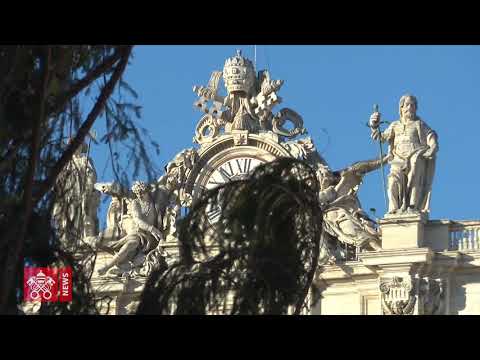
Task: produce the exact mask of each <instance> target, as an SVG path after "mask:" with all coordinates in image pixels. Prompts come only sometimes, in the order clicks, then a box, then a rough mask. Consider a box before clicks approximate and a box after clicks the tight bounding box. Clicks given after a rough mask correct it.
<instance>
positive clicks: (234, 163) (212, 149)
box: [185, 131, 291, 224]
mask: <svg viewBox="0 0 480 360" xmlns="http://www.w3.org/2000/svg"><path fill="white" fill-rule="evenodd" d="M205 145H206V146H205ZM205 145H204V146H202V147H201V148H200V150H199V151H198V160H197V161H196V163H195V166H194V167H193V168H192V170H191V171H190V172H189V174H188V175H187V181H186V184H185V192H186V193H189V194H190V195H191V196H192V199H193V203H195V202H196V201H197V200H198V199H199V198H200V197H201V195H202V194H203V193H204V192H205V191H207V190H211V189H214V188H216V187H218V186H221V185H223V184H225V183H227V182H229V181H233V180H240V179H244V178H246V177H248V176H249V175H250V174H251V173H252V172H253V171H254V170H255V168H256V167H258V166H259V165H261V164H265V163H268V162H271V161H273V160H275V159H277V158H279V157H291V155H290V153H289V152H288V151H287V149H286V148H284V147H283V146H282V145H281V144H280V143H279V142H278V137H277V136H276V135H275V134H272V133H270V132H269V133H264V134H252V133H248V131H238V132H237V133H235V132H232V133H230V134H226V135H222V136H220V137H219V138H217V139H216V141H214V142H212V143H211V144H205ZM206 210H207V215H208V219H209V221H210V223H211V224H213V223H215V222H216V221H217V220H218V218H219V216H220V214H221V209H220V208H219V207H218V206H216V207H215V206H213V207H211V208H208V207H207V209H206Z"/></svg>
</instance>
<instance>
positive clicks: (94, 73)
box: [49, 46, 131, 114]
mask: <svg viewBox="0 0 480 360" xmlns="http://www.w3.org/2000/svg"><path fill="white" fill-rule="evenodd" d="M128 49H130V50H131V46H126V47H123V46H122V47H118V48H117V49H116V51H115V53H114V54H113V55H111V56H110V57H108V58H106V59H105V60H104V61H103V62H102V63H101V64H100V65H98V66H97V67H96V68H94V69H92V70H91V71H90V72H89V73H88V74H87V75H85V77H83V78H82V79H81V80H78V81H77V82H76V83H75V84H73V85H72V86H71V87H70V89H69V90H68V91H67V92H66V93H65V94H64V95H63V96H62V97H61V98H60V99H59V100H58V101H57V102H56V104H55V106H54V108H53V109H50V111H49V114H56V113H58V112H60V111H62V109H64V108H65V106H66V105H67V103H68V101H70V99H72V98H74V97H75V96H77V95H78V94H79V93H80V92H81V91H82V90H83V89H85V88H86V87H87V86H88V85H90V84H91V83H92V82H93V81H95V80H96V79H98V78H99V77H100V76H101V75H102V74H104V73H105V71H107V70H108V69H110V68H111V67H112V66H113V65H114V64H115V63H116V62H117V61H118V60H119V59H120V58H121V57H122V54H124V52H125V51H128Z"/></svg>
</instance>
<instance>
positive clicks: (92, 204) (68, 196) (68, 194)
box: [52, 144, 100, 246]
mask: <svg viewBox="0 0 480 360" xmlns="http://www.w3.org/2000/svg"><path fill="white" fill-rule="evenodd" d="M87 153H88V151H87V145H86V144H82V145H81V146H80V148H79V149H78V150H77V151H76V152H75V153H74V154H73V157H72V160H71V161H70V162H69V163H68V164H67V166H66V167H65V168H64V170H63V171H62V172H61V173H60V175H59V177H58V180H57V184H56V186H55V194H56V201H55V203H54V207H53V214H52V215H53V221H54V223H55V226H56V227H57V229H58V232H59V235H60V238H61V241H62V242H63V243H64V244H65V245H67V246H71V245H72V246H73V242H74V241H76V240H79V239H83V238H85V237H89V236H94V235H96V234H97V233H98V218H97V210H98V206H99V204H100V194H99V193H98V192H97V191H96V190H95V188H94V184H95V183H96V181H97V172H96V170H95V167H94V165H93V162H92V160H91V158H90V157H89V156H88V154H87Z"/></svg>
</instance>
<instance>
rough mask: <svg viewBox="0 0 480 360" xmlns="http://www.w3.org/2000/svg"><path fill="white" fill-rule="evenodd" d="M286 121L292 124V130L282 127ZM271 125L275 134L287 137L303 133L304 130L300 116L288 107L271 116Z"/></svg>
mask: <svg viewBox="0 0 480 360" xmlns="http://www.w3.org/2000/svg"><path fill="white" fill-rule="evenodd" d="M287 121H290V122H291V123H292V124H293V128H292V130H287V129H285V128H284V127H283V125H285V122H287ZM272 126H273V132H274V133H275V134H278V135H281V136H285V137H289V138H290V137H295V136H297V135H301V134H304V133H305V132H306V129H305V128H304V127H303V119H302V117H301V116H300V115H299V114H297V113H296V112H295V111H293V110H292V109H289V108H284V109H282V110H280V111H279V112H278V113H277V114H276V115H275V116H274V117H273V121H272Z"/></svg>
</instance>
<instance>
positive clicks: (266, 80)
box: [193, 50, 305, 144]
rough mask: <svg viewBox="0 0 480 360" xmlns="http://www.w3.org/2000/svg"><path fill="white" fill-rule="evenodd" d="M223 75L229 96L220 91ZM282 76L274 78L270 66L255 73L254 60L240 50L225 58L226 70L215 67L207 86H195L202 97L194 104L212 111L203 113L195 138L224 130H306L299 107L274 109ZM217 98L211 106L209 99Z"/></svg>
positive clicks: (205, 138) (203, 139)
mask: <svg viewBox="0 0 480 360" xmlns="http://www.w3.org/2000/svg"><path fill="white" fill-rule="evenodd" d="M222 75H223V80H224V83H225V87H226V89H227V96H225V97H222V96H220V95H218V87H219V81H220V78H221V77H222ZM282 85H283V81H282V80H271V78H270V74H269V73H268V71H266V70H262V71H259V72H258V77H257V76H256V74H255V68H254V66H253V64H252V62H251V61H250V60H249V59H247V58H244V57H243V56H242V53H241V51H240V50H238V51H237V54H236V55H235V56H233V57H231V58H228V59H227V60H226V61H225V65H224V67H223V72H220V71H214V72H213V73H212V76H211V79H210V81H209V84H208V86H207V87H203V86H194V87H193V91H194V92H195V93H197V95H198V96H199V97H200V99H199V100H197V101H196V102H195V103H194V106H195V107H197V108H200V109H201V110H202V111H203V112H205V113H207V114H208V115H206V116H204V117H202V119H201V120H200V122H199V124H198V125H197V129H196V136H195V141H196V142H197V143H199V144H202V143H203V142H208V141H211V140H212V138H214V137H216V136H218V135H219V134H220V131H219V130H220V128H221V127H224V131H225V133H227V134H228V133H231V132H232V131H248V132H252V133H255V132H260V131H272V132H274V133H276V134H278V135H281V136H284V137H294V136H297V135H299V134H303V133H305V129H304V128H303V119H302V118H301V116H300V115H299V114H297V113H296V112H295V111H293V110H291V109H288V108H284V109H281V110H280V111H279V112H278V113H277V114H275V115H274V114H273V113H272V109H273V107H274V106H275V105H277V104H279V103H281V101H282V100H281V98H280V97H278V96H277V92H278V91H279V90H280V88H281V86H282ZM210 101H211V102H213V105H212V106H211V107H209V106H208V103H209V102H210ZM286 121H290V122H292V124H293V128H292V129H291V130H287V129H285V128H284V127H283V125H284V124H285V122H286Z"/></svg>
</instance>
